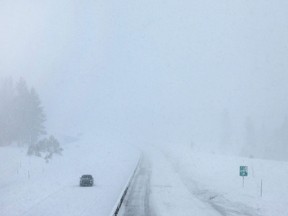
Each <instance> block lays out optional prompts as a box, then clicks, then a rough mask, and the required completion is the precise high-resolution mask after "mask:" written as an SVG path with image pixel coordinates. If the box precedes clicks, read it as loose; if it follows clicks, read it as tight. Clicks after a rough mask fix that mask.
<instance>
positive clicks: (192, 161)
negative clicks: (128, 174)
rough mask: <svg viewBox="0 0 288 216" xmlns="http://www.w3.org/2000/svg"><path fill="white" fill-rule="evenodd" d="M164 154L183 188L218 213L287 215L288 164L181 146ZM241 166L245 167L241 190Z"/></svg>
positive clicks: (268, 215)
mask: <svg viewBox="0 0 288 216" xmlns="http://www.w3.org/2000/svg"><path fill="white" fill-rule="evenodd" d="M163 152H164V155H166V159H167V161H169V162H170V165H171V166H172V167H173V170H174V172H175V173H177V174H178V176H179V177H180V179H181V181H182V184H184V185H185V186H186V189H187V190H188V191H189V192H190V193H191V194H193V195H194V196H195V197H197V198H198V199H199V200H201V201H202V202H205V203H207V204H209V205H210V206H211V207H212V208H214V210H216V211H218V212H219V213H220V214H221V213H222V214H223V213H224V212H226V214H225V213H224V214H223V215H251V216H256V215H262V216H272V215H282V216H285V215H288V210H287V206H288V184H287V182H288V181H287V180H288V162H284V161H272V160H260V159H252V158H242V157H236V156H226V155H216V154H212V153H211V154H209V153H204V152H199V151H193V150H192V149H191V148H189V147H180V146H178V147H177V148H170V149H167V148H166V149H165V150H164V151H163ZM241 165H246V166H248V176H247V177H245V179H244V180H245V181H244V187H243V185H242V180H243V179H242V177H240V176H239V167H240V166H241ZM261 180H262V182H263V195H262V197H261ZM203 215H206V214H203Z"/></svg>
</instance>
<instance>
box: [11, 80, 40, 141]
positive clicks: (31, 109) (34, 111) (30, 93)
mask: <svg viewBox="0 0 288 216" xmlns="http://www.w3.org/2000/svg"><path fill="white" fill-rule="evenodd" d="M16 93H17V94H16V122H17V131H18V137H17V138H18V141H19V143H20V144H28V145H33V144H35V143H36V142H37V140H38V138H39V136H40V135H42V134H45V132H46V131H45V127H44V122H45V115H44V112H43V108H42V106H41V101H40V99H39V96H38V95H37V93H36V91H35V90H34V89H31V90H29V89H28V87H27V85H26V82H25V81H24V80H23V79H20V81H19V82H18V83H17V86H16Z"/></svg>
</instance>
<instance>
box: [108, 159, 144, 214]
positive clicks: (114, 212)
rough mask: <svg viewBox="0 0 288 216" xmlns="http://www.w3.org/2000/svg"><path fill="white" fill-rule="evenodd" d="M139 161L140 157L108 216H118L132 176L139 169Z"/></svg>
mask: <svg viewBox="0 0 288 216" xmlns="http://www.w3.org/2000/svg"><path fill="white" fill-rule="evenodd" d="M141 160H142V155H141V156H140V158H139V160H138V163H137V165H136V167H135V169H134V171H133V173H132V175H131V176H130V178H129V180H128V182H127V184H126V185H125V187H124V190H123V191H122V193H121V195H120V197H119V198H118V200H117V202H116V204H115V206H114V208H113V210H112V213H111V214H110V215H111V216H117V215H118V213H119V211H120V208H121V206H122V204H123V201H124V199H125V197H126V195H127V192H128V189H129V187H130V185H131V182H132V180H133V178H134V176H135V174H136V171H137V169H138V167H139V164H140V162H141Z"/></svg>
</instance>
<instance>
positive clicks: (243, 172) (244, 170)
mask: <svg viewBox="0 0 288 216" xmlns="http://www.w3.org/2000/svg"><path fill="white" fill-rule="evenodd" d="M239 175H240V176H242V178H243V181H242V187H243V188H244V177H246V176H248V166H240V173H239Z"/></svg>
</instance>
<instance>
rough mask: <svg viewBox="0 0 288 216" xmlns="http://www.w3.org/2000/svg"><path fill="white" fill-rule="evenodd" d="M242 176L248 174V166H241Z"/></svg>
mask: <svg viewBox="0 0 288 216" xmlns="http://www.w3.org/2000/svg"><path fill="white" fill-rule="evenodd" d="M240 176H248V166H240Z"/></svg>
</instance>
